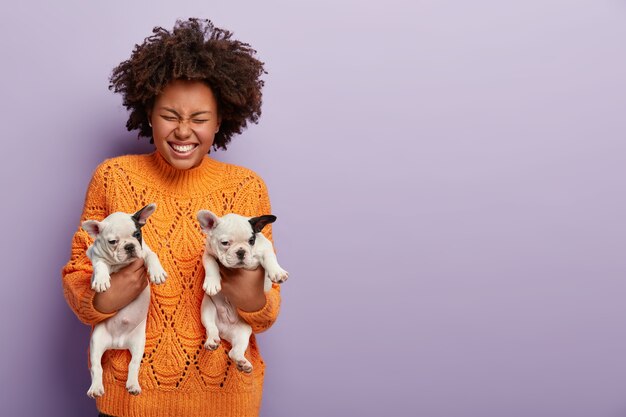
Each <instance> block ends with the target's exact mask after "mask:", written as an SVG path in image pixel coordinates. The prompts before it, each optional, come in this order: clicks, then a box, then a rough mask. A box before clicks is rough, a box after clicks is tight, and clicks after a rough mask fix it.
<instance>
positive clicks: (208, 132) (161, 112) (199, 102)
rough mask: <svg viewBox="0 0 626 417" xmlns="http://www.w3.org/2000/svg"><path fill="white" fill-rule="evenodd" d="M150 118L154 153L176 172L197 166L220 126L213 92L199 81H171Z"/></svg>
mask: <svg viewBox="0 0 626 417" xmlns="http://www.w3.org/2000/svg"><path fill="white" fill-rule="evenodd" d="M149 117H150V122H151V123H152V137H153V138H154V144H155V145H156V148H157V150H158V151H159V153H160V154H161V156H163V158H164V159H165V160H166V161H167V162H168V163H169V164H170V165H171V166H173V167H174V168H177V169H190V168H193V167H196V166H198V165H200V163H201V162H202V159H203V158H204V157H205V155H206V154H207V153H208V152H209V149H210V148H211V145H213V138H214V137H215V133H217V131H218V129H219V126H220V120H219V115H218V108H217V101H216V99H215V96H214V95H213V91H211V88H209V86H207V85H206V84H205V83H203V82H201V81H186V80H174V81H171V82H170V83H169V84H168V85H167V86H166V87H165V89H164V90H163V92H162V93H161V94H160V95H159V96H158V97H157V99H156V102H155V103H154V107H153V108H152V112H151V113H150V116H149Z"/></svg>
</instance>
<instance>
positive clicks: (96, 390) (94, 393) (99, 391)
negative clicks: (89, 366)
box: [87, 383, 104, 398]
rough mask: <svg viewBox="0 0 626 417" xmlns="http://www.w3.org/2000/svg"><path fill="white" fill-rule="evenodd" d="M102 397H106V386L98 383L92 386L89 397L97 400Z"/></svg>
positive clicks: (88, 392) (88, 393)
mask: <svg viewBox="0 0 626 417" xmlns="http://www.w3.org/2000/svg"><path fill="white" fill-rule="evenodd" d="M102 395H104V385H102V384H96V383H93V384H91V386H90V387H89V390H88V391H87V396H88V397H90V398H96V397H101V396H102Z"/></svg>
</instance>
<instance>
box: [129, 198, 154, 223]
mask: <svg viewBox="0 0 626 417" xmlns="http://www.w3.org/2000/svg"><path fill="white" fill-rule="evenodd" d="M154 210H156V204H155V203H150V204H148V205H147V206H145V207H144V208H142V209H141V210H139V211H138V212H137V213H135V214H133V220H135V223H137V224H138V225H139V227H141V226H143V225H144V224H146V220H148V217H149V216H150V215H151V214H152V213H154Z"/></svg>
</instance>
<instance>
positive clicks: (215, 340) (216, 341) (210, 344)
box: [204, 336, 221, 350]
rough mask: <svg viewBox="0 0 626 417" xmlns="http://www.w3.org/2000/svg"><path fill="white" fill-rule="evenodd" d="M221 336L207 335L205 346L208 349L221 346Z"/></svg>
mask: <svg viewBox="0 0 626 417" xmlns="http://www.w3.org/2000/svg"><path fill="white" fill-rule="evenodd" d="M220 342H221V340H220V338H219V337H210V336H209V337H207V339H206V342H205V343H204V347H205V348H206V349H208V350H215V349H217V348H218V347H219V346H220Z"/></svg>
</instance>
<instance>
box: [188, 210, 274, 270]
mask: <svg viewBox="0 0 626 417" xmlns="http://www.w3.org/2000/svg"><path fill="white" fill-rule="evenodd" d="M267 217H274V216H267ZM254 219H256V218H252V219H251V218H250V217H244V216H240V215H238V214H234V213H229V214H226V215H224V216H222V217H217V216H216V215H214V214H213V213H211V212H210V211H208V210H201V211H200V212H199V213H198V220H199V221H200V225H201V227H202V230H203V231H204V232H205V233H206V234H207V248H208V249H209V252H211V253H212V254H213V255H214V256H215V257H216V258H217V259H218V261H219V262H220V263H221V264H222V265H224V266H226V267H228V268H245V269H254V268H256V267H257V266H259V259H258V257H256V256H254V255H255V252H254V250H255V242H256V233H257V232H255V230H254V227H255V225H254ZM274 219H275V217H274ZM251 220H252V221H253V223H251ZM270 222H271V221H266V222H265V223H264V225H265V224H267V223H270ZM261 228H262V227H261ZM257 229H258V227H257ZM258 231H259V232H260V229H258Z"/></svg>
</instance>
